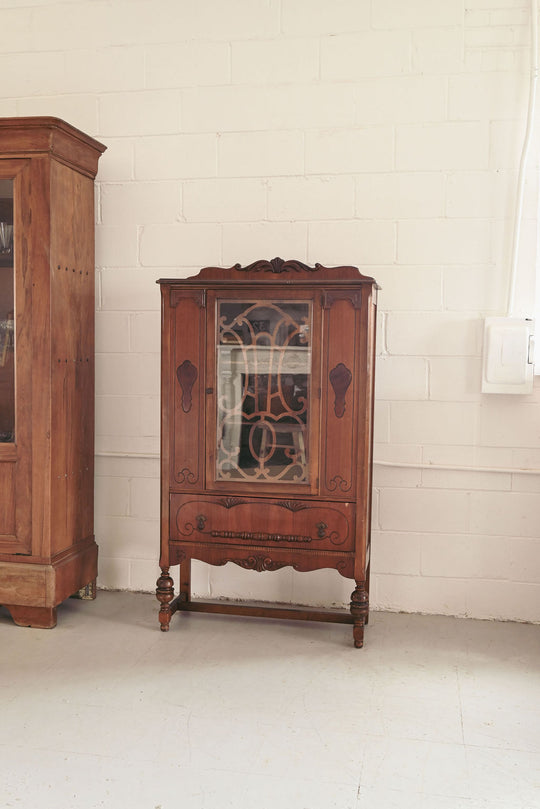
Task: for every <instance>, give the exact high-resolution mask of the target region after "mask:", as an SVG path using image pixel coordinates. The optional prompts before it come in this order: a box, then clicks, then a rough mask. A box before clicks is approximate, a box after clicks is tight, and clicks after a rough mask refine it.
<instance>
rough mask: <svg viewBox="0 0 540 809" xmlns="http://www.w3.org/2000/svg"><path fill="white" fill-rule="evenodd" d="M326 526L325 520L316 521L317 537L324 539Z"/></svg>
mask: <svg viewBox="0 0 540 809" xmlns="http://www.w3.org/2000/svg"><path fill="white" fill-rule="evenodd" d="M327 528H328V526H327V524H326V523H325V522H318V523H317V536H318V537H319V539H324V538H325V536H326V529H327Z"/></svg>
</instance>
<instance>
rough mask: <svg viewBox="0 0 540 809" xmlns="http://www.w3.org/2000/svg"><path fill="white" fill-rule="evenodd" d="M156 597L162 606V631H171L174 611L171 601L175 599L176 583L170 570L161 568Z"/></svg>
mask: <svg viewBox="0 0 540 809" xmlns="http://www.w3.org/2000/svg"><path fill="white" fill-rule="evenodd" d="M156 584H157V588H156V597H157V600H158V601H159V603H160V604H161V607H160V610H159V622H160V624H161V631H162V632H168V631H169V623H170V620H171V615H172V610H171V601H172V600H173V598H174V582H173V580H172V577H171V576H169V568H168V567H162V568H161V576H160V577H159V579H158V580H157V582H156Z"/></svg>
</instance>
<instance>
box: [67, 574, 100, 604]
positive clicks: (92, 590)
mask: <svg viewBox="0 0 540 809" xmlns="http://www.w3.org/2000/svg"><path fill="white" fill-rule="evenodd" d="M96 594H97V587H96V580H95V579H94V580H93V581H91V582H89V583H88V584H87V585H86V586H85V587H81V588H80V590H77V592H76V593H73V595H72V596H71V597H72V598H80V599H82V600H83V601H94V599H95V597H96Z"/></svg>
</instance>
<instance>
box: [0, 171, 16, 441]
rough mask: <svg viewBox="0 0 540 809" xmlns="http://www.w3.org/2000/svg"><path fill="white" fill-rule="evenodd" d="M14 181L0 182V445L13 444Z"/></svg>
mask: <svg viewBox="0 0 540 809" xmlns="http://www.w3.org/2000/svg"><path fill="white" fill-rule="evenodd" d="M14 311H15V295H14V272H13V180H9V179H0V444H2V443H4V444H5V443H12V442H14V441H15V362H14V359H15V357H14V349H15V338H14Z"/></svg>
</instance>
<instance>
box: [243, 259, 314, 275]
mask: <svg viewBox="0 0 540 809" xmlns="http://www.w3.org/2000/svg"><path fill="white" fill-rule="evenodd" d="M234 269H235V270H237V271H238V272H271V273H275V274H281V273H284V272H310V273H312V272H318V271H319V270H321V269H323V267H322V264H315V266H314V267H310V266H309V265H308V264H304V263H303V262H301V261H292V260H289V261H285V260H284V259H282V258H273V259H271V260H270V261H265V260H261V261H254V262H253V264H248V266H247V267H242V266H241V265H240V264H235V265H234Z"/></svg>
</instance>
